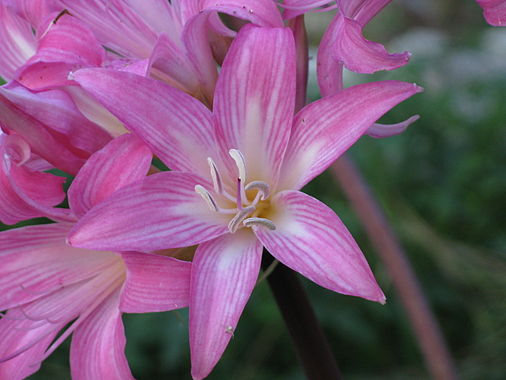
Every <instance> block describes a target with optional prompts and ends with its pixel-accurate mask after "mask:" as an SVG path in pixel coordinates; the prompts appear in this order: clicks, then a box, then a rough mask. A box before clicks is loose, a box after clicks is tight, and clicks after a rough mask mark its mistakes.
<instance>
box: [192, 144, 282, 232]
mask: <svg viewBox="0 0 506 380" xmlns="http://www.w3.org/2000/svg"><path fill="white" fill-rule="evenodd" d="M228 153H229V155H230V157H232V159H233V160H234V162H235V165H236V166H237V178H236V179H234V181H232V183H235V186H234V191H233V192H232V193H231V192H228V191H227V189H226V186H225V183H224V181H223V178H222V176H221V173H220V171H219V169H218V166H217V165H216V163H215V162H214V161H213V159H212V158H211V157H208V158H207V163H208V164H209V169H210V172H211V179H212V182H213V189H212V191H209V190H208V189H206V188H205V187H204V186H202V185H196V186H195V192H196V193H197V194H199V195H200V196H201V197H202V199H203V200H204V202H205V203H206V205H207V206H208V207H209V209H210V210H211V211H214V212H217V213H220V214H224V215H230V216H231V219H230V221H229V223H228V230H229V231H230V233H235V232H236V231H237V230H238V229H240V228H243V227H250V228H251V227H253V226H261V227H265V228H268V229H270V230H275V229H276V226H275V224H274V223H273V222H272V221H271V220H269V219H267V218H264V217H262V215H261V213H262V210H263V209H265V206H263V207H261V203H264V204H265V202H268V201H267V200H268V198H269V196H270V186H269V184H268V183H267V182H264V181H250V182H247V172H246V160H245V158H244V155H243V154H242V152H241V151H240V150H238V149H230V150H229V152H228ZM223 204H227V205H228V207H222V206H220V205H223Z"/></svg>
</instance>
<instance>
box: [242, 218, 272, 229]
mask: <svg viewBox="0 0 506 380" xmlns="http://www.w3.org/2000/svg"><path fill="white" fill-rule="evenodd" d="M242 224H244V225H245V226H246V227H251V226H263V227H267V228H268V229H270V230H275V229H276V225H275V224H274V223H272V221H271V220H269V219H265V218H248V219H244V220H243V222H242Z"/></svg>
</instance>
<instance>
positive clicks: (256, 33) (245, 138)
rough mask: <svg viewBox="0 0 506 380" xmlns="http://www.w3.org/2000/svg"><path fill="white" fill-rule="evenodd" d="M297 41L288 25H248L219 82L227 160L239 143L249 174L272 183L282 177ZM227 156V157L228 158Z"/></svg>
mask: <svg viewBox="0 0 506 380" xmlns="http://www.w3.org/2000/svg"><path fill="white" fill-rule="evenodd" d="M295 70H296V68H295V46H294V40H293V35H292V33H291V31H290V29H288V28H258V27H252V26H248V25H247V26H245V27H243V28H242V29H241V31H240V32H239V33H238V35H237V37H236V39H235V40H234V42H233V43H232V46H231V47H230V50H229V52H228V54H227V57H226V58H225V62H224V63H223V67H222V70H221V73H220V77H219V79H218V83H217V85H216V94H215V99H214V101H215V103H214V113H215V115H216V118H217V134H218V140H219V143H220V146H221V148H222V155H223V157H224V162H226V163H228V164H229V170H230V173H231V175H233V176H236V175H237V174H236V172H237V168H236V167H235V166H234V165H232V161H231V160H230V158H229V157H228V151H229V150H230V149H239V150H240V151H241V152H242V153H243V155H244V157H245V159H246V172H247V173H248V174H247V177H248V180H250V179H254V180H258V181H265V182H267V183H270V184H273V183H275V182H276V179H277V177H278V173H279V169H280V166H281V160H282V157H283V154H284V152H285V149H286V145H287V142H288V138H289V136H290V128H291V124H292V118H293V112H294V106H295V104H294V101H295V82H296V71H295ZM227 157H228V159H227Z"/></svg>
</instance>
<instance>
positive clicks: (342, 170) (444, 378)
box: [330, 156, 458, 380]
mask: <svg viewBox="0 0 506 380" xmlns="http://www.w3.org/2000/svg"><path fill="white" fill-rule="evenodd" d="M330 170H331V172H332V174H333V175H334V177H335V178H336V179H337V180H338V182H339V184H340V185H341V188H342V189H343V191H344V193H345V195H346V197H347V198H348V200H349V201H350V203H351V206H352V207H353V209H354V210H355V212H356V214H357V216H358V218H359V219H360V221H361V222H362V224H363V226H364V227H365V230H366V232H367V235H368V236H369V239H370V240H371V242H372V244H373V246H374V247H375V248H376V250H377V252H378V254H379V255H380V257H381V259H382V261H383V263H384V265H385V266H386V268H387V270H388V272H389V274H390V278H391V279H392V282H393V285H394V287H395V289H396V290H397V293H398V294H399V297H400V300H401V302H402V304H403V306H404V309H405V310H406V313H407V315H408V318H409V321H410V323H411V326H412V328H413V330H414V333H415V336H416V337H417V339H418V344H419V345H420V349H421V351H422V353H423V355H424V357H425V361H426V363H427V366H428V369H429V372H430V373H431V375H432V376H431V377H432V378H433V379H436V380H456V379H458V375H457V371H456V369H455V365H454V363H453V359H452V357H451V355H450V352H449V351H448V348H447V347H446V344H445V340H444V338H443V334H442V333H441V330H440V328H439V325H438V323H437V321H436V318H435V317H434V315H433V313H432V311H431V309H430V307H429V304H428V302H427V299H426V298H425V295H424V294H423V291H422V288H421V286H420V284H419V282H418V280H417V278H416V275H415V273H414V271H413V269H412V267H411V264H410V263H409V260H408V258H407V256H406V253H405V252H404V250H403V249H402V246H401V245H400V243H399V240H398V239H397V237H396V236H395V234H394V232H393V231H392V229H391V227H390V225H389V223H388V221H387V219H386V217H385V215H384V213H383V211H382V210H381V208H380V206H379V204H378V201H377V200H376V199H375V197H374V195H373V194H372V193H371V191H370V189H369V186H368V185H367V183H366V182H365V180H364V178H363V177H362V175H361V173H360V172H359V170H358V169H357V167H356V166H355V165H354V163H353V162H352V161H351V160H350V159H349V158H348V157H346V156H342V157H341V158H340V159H339V160H337V161H336V162H335V163H334V164H333V165H332V166H331V168H330Z"/></svg>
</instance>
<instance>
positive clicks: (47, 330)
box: [0, 309, 63, 380]
mask: <svg viewBox="0 0 506 380" xmlns="http://www.w3.org/2000/svg"><path fill="white" fill-rule="evenodd" d="M23 317H24V316H23V314H22V313H21V311H20V309H13V310H10V311H8V312H7V313H6V316H5V317H4V318H2V319H1V320H0V341H1V342H2V344H1V345H0V378H1V379H9V380H22V379H25V378H26V377H28V376H30V375H31V374H32V373H35V372H37V371H38V370H39V369H40V366H41V364H42V360H43V358H44V352H45V350H46V349H47V347H48V346H49V344H50V343H51V341H52V340H53V339H54V337H55V336H56V334H57V333H58V330H60V329H61V328H62V327H63V325H62V324H61V323H60V324H51V323H44V324H41V323H40V321H33V320H29V319H26V318H23ZM20 318H23V319H20ZM16 354H17V355H16ZM7 358H10V359H9V360H7V361H4V360H5V359H7Z"/></svg>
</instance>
